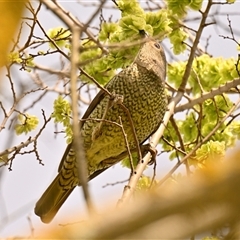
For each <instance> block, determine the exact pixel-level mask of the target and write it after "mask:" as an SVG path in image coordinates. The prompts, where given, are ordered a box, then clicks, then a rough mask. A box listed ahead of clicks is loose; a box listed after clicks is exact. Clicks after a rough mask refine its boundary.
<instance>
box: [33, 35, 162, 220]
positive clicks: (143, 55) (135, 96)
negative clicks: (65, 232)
mask: <svg viewBox="0 0 240 240" xmlns="http://www.w3.org/2000/svg"><path fill="white" fill-rule="evenodd" d="M166 66H167V62H166V56H165V53H164V49H163V47H162V45H161V43H160V42H159V41H157V40H155V39H152V38H150V37H149V38H148V39H146V41H145V42H144V43H142V45H141V46H140V49H139V51H138V53H137V55H136V57H135V59H134V60H133V62H132V63H131V64H130V65H129V66H127V67H125V68H123V69H122V70H121V71H120V72H119V73H117V74H116V75H115V76H114V77H113V78H112V79H111V80H110V81H109V82H108V83H107V84H106V85H105V89H107V91H108V92H109V93H111V96H110V95H109V94H106V91H104V90H103V89H101V90H100V91H99V92H98V93H97V95H96V96H95V98H94V99H93V100H92V102H91V103H90V105H89V107H88V109H87V110H86V112H85V114H84V115H83V117H82V119H84V121H80V123H79V126H80V129H81V130H80V132H81V137H82V139H83V147H84V150H85V156H86V161H87V171H88V180H89V181H90V180H91V179H93V178H95V177H96V176H97V175H99V174H100V173H102V172H103V171H105V170H106V169H108V168H109V167H111V166H113V165H114V164H116V163H118V162H120V161H121V160H122V159H124V158H126V157H127V156H128V151H127V148H126V142H125V138H124V136H123V132H122V129H121V127H119V125H120V123H121V126H122V128H123V129H124V132H125V134H126V139H127V141H128V144H129V149H136V148H137V146H136V138H137V140H138V143H139V144H140V146H142V145H143V144H144V142H145V141H146V140H147V139H148V138H149V137H150V136H151V135H152V134H153V133H154V132H155V131H156V130H157V129H158V127H159V126H160V124H161V122H162V119H163V117H164V114H165V112H166V108H167V97H166V93H165V79H166ZM114 96H115V98H117V99H121V104H122V105H123V106H124V108H123V107H122V106H121V104H119V103H117V102H114V100H113V101H112V98H114ZM124 109H127V111H125V110H124ZM127 112H128V113H129V114H127ZM129 115H130V118H131V121H130V119H129ZM94 119H98V121H96V120H95V121H94ZM101 119H102V121H101ZM131 122H132V125H133V126H134V130H135V133H133V128H132V126H131ZM114 123H116V124H114ZM134 137H135V138H134ZM80 185H81V183H80V182H79V179H78V171H77V165H76V152H75V150H74V149H73V144H72V143H70V144H69V145H68V146H67V148H66V150H65V153H64V154H63V157H62V160H61V162H60V165H59V168H58V174H57V176H56V178H55V179H54V180H53V182H52V183H51V184H50V185H49V187H48V188H47V189H46V191H45V192H44V193H43V195H42V196H41V197H40V199H39V200H38V201H37V203H36V205H35V209H34V211H35V214H36V215H37V216H39V217H40V218H41V221H42V222H43V223H49V222H51V221H52V219H53V218H54V217H55V215H56V214H57V212H58V210H59V209H60V208H61V206H62V204H63V203H64V202H65V200H66V199H67V198H68V196H69V195H70V194H71V192H72V191H73V189H74V188H75V187H76V186H80Z"/></svg>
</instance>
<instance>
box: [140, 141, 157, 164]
mask: <svg viewBox="0 0 240 240" xmlns="http://www.w3.org/2000/svg"><path fill="white" fill-rule="evenodd" d="M140 148H141V152H142V155H143V156H144V155H145V154H147V152H150V154H151V155H152V157H151V160H150V161H149V162H148V165H152V164H153V163H155V162H156V156H157V149H156V148H155V147H154V146H152V145H151V143H147V144H144V145H141V146H140Z"/></svg>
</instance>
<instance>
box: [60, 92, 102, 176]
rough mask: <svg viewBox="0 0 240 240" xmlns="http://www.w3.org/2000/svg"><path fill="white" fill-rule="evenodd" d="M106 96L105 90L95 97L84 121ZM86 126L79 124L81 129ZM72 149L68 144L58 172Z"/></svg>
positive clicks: (83, 117)
mask: <svg viewBox="0 0 240 240" xmlns="http://www.w3.org/2000/svg"><path fill="white" fill-rule="evenodd" d="M105 95H106V93H105V92H104V91H103V90H100V91H99V92H98V94H97V95H96V96H95V98H94V99H93V100H92V102H91V103H90V104H89V106H88V108H87V110H86V112H85V113H84V115H83V116H82V119H87V118H88V117H89V115H90V114H91V113H92V111H93V110H94V109H95V107H96V106H97V105H98V103H100V102H101V101H102V99H103V98H104V96H105ZM83 125H84V121H80V122H79V126H80V128H82V126H83ZM71 148H72V143H70V144H68V146H67V148H66V150H65V152H64V154H63V156H62V159H61V162H60V164H59V167H58V172H60V170H61V169H62V165H63V162H64V160H65V159H66V157H67V155H68V153H69V150H70V149H71Z"/></svg>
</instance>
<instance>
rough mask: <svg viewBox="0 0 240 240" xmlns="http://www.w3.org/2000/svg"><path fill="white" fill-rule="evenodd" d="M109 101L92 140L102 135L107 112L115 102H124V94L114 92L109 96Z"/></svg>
mask: <svg viewBox="0 0 240 240" xmlns="http://www.w3.org/2000/svg"><path fill="white" fill-rule="evenodd" d="M107 98H108V102H107V106H106V108H105V110H104V112H103V115H102V118H101V120H102V121H100V123H99V124H98V125H97V126H96V127H95V128H94V130H93V133H92V140H95V139H97V138H98V137H99V136H100V135H101V129H102V126H103V122H104V120H105V119H106V115H107V112H108V111H109V110H110V109H111V108H112V107H113V106H114V105H115V104H122V103H123V96H122V95H119V94H115V93H112V95H111V96H107Z"/></svg>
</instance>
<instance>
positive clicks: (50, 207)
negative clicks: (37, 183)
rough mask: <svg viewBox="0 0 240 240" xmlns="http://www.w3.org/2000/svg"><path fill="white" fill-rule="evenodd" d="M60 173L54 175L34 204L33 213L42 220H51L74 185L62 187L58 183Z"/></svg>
mask: <svg viewBox="0 0 240 240" xmlns="http://www.w3.org/2000/svg"><path fill="white" fill-rule="evenodd" d="M59 181H60V174H58V175H57V176H56V178H55V179H54V180H53V182H52V183H51V184H50V186H49V187H48V188H47V190H46V191H45V192H44V193H43V195H42V196H41V198H40V199H39V200H38V202H37V203H36V206H35V209H34V211H35V214H36V215H38V216H39V217H40V218H41V220H42V222H44V223H49V222H51V221H52V219H53V218H54V216H55V215H56V213H57V212H58V210H59V208H60V207H61V206H62V205H63V203H64V202H65V200H66V199H67V198H68V196H69V195H70V194H71V192H72V191H73V189H74V188H75V187H74V186H73V187H71V188H68V189H66V188H63V187H62V186H61V185H60V184H59Z"/></svg>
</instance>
